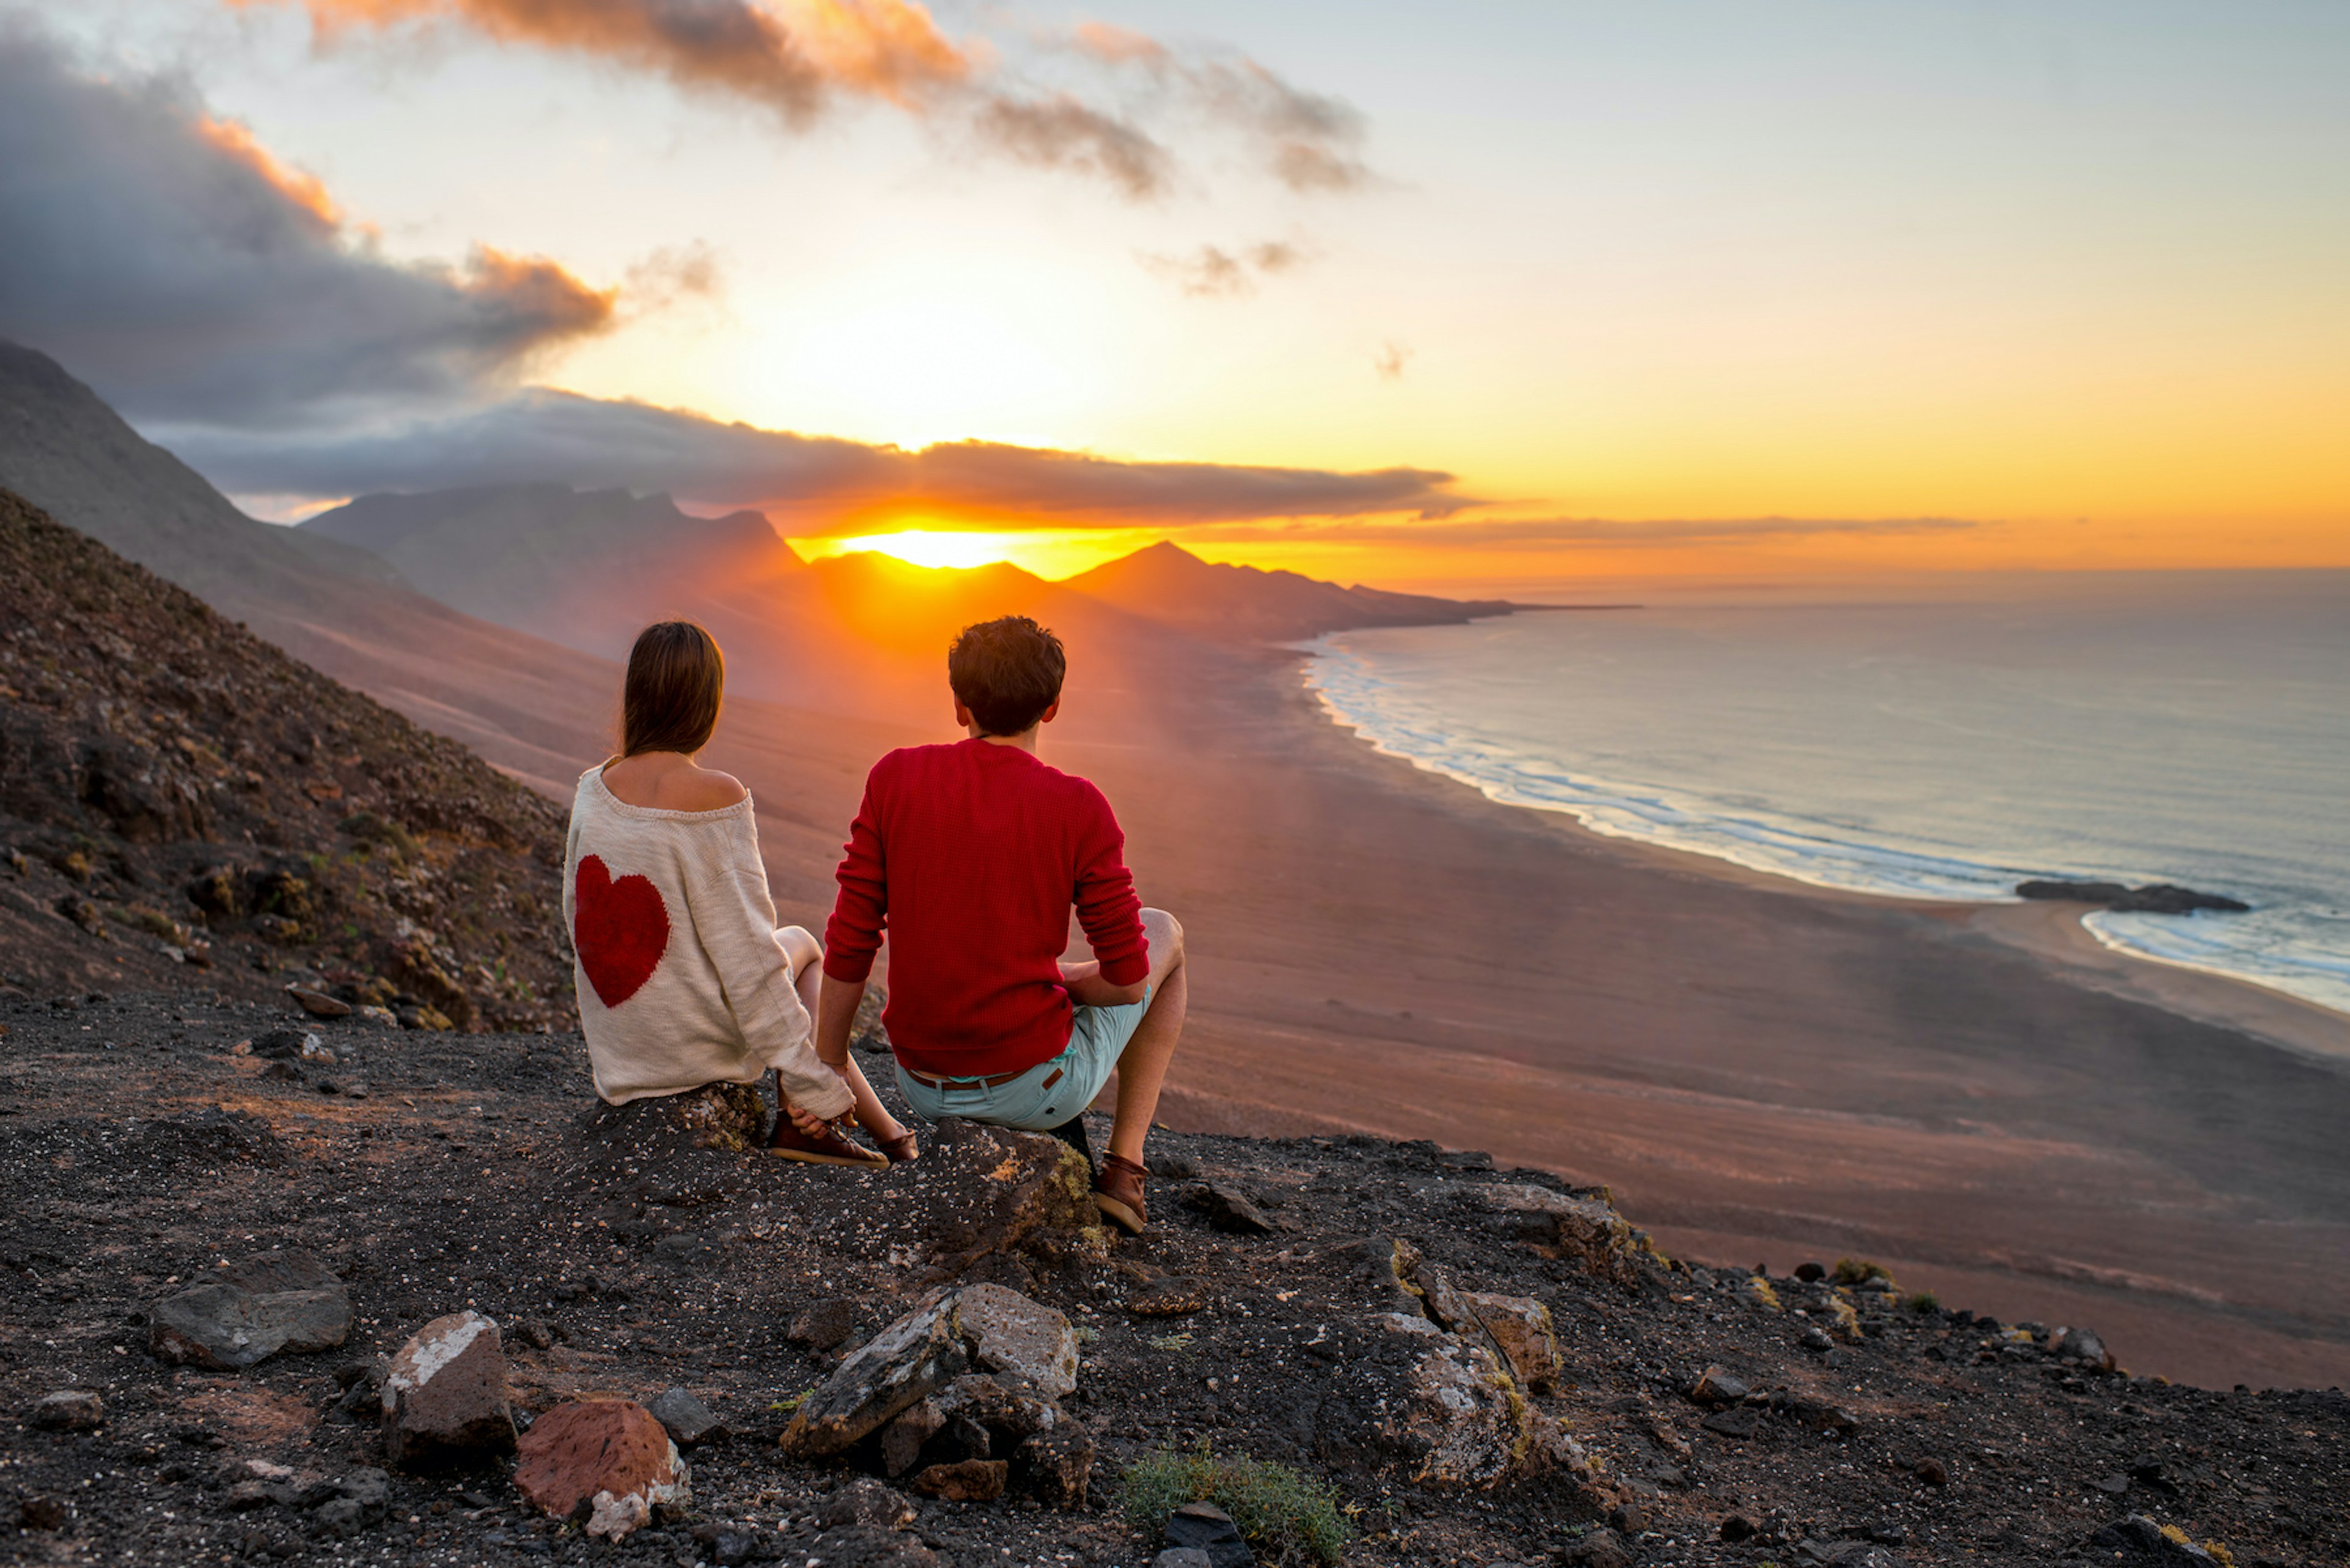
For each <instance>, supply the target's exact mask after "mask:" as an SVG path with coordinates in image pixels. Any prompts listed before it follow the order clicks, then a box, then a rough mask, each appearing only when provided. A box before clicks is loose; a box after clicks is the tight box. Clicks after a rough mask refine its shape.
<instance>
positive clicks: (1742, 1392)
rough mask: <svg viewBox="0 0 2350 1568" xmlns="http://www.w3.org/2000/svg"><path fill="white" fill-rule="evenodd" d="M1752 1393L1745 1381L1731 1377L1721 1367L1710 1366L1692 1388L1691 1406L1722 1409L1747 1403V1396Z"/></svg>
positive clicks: (1690, 1394) (1690, 1393)
mask: <svg viewBox="0 0 2350 1568" xmlns="http://www.w3.org/2000/svg"><path fill="white" fill-rule="evenodd" d="M1750 1393H1752V1389H1750V1388H1748V1387H1747V1386H1746V1384H1745V1381H1744V1380H1743V1379H1742V1378H1739V1377H1735V1376H1731V1374H1730V1373H1728V1372H1725V1371H1723V1370H1722V1369H1721V1367H1719V1366H1709V1367H1707V1368H1706V1369H1705V1370H1704V1371H1703V1372H1702V1373H1700V1374H1699V1376H1698V1380H1697V1381H1696V1382H1695V1383H1693V1384H1691V1385H1690V1391H1689V1397H1690V1403H1691V1404H1695V1405H1703V1406H1706V1407H1709V1408H1712V1409H1720V1408H1721V1407H1724V1406H1727V1405H1741V1404H1743V1403H1745V1401H1746V1396H1747V1395H1748V1394H1750Z"/></svg>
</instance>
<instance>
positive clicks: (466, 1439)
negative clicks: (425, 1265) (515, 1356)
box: [383, 1312, 667, 1469]
mask: <svg viewBox="0 0 2350 1568" xmlns="http://www.w3.org/2000/svg"><path fill="white" fill-rule="evenodd" d="M648 1419H650V1417H648ZM655 1425H656V1426H658V1425H659V1423H658V1422H656V1423H655ZM383 1438H384V1449H385V1451H386V1452H387V1453H388V1454H389V1455H390V1459H391V1462H392V1463H393V1464H395V1465H399V1466H401V1467H403V1468H405V1469H425V1468H428V1467H432V1466H435V1465H443V1464H453V1463H463V1462H465V1461H467V1460H472V1459H484V1458H487V1457H488V1456H489V1455H492V1454H500V1453H507V1452H510V1451H512V1449H514V1446H515V1426H514V1412H513V1408H512V1399H511V1396H510V1395H509V1393H508V1391H507V1388H506V1356H505V1349H504V1346H503V1345H501V1344H500V1343H499V1339H498V1325H497V1324H494V1323H493V1322H491V1321H490V1320H489V1319H488V1318H485V1317H484V1316H483V1315H482V1314H479V1313H477V1312H461V1313H452V1314H450V1315H449V1316H447V1317H437V1318H434V1319H433V1320H432V1322H431V1323H428V1324H425V1325H424V1326H423V1327H422V1328H421V1329H419V1330H417V1332H416V1334H415V1336H414V1337H413V1338H411V1339H410V1340H409V1342H408V1343H407V1344H406V1345H402V1346H401V1347H400V1354H399V1355H395V1356H393V1357H392V1358H391V1369H390V1371H389V1372H387V1373H386V1374H385V1375H384V1379H383ZM663 1440H664V1441H666V1440H667V1439H666V1438H664V1439H663Z"/></svg>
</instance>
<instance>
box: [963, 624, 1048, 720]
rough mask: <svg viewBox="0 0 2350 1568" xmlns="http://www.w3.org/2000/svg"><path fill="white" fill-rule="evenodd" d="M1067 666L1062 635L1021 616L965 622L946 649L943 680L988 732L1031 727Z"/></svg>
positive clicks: (1041, 714)
mask: <svg viewBox="0 0 2350 1568" xmlns="http://www.w3.org/2000/svg"><path fill="white" fill-rule="evenodd" d="M1068 670H1069V659H1068V655H1067V654H1066V652H1064V651H1063V649H1062V648H1061V639H1059V638H1057V637H1055V636H1054V635H1053V634H1052V633H1051V632H1049V631H1047V630H1045V628H1043V627H1041V626H1038V625H1037V624H1036V623H1035V621H1033V620H1030V619H1029V618H1027V617H1026V616H1024V615H1007V616H1003V617H1001V618H997V619H995V620H983V621H981V622H980V623H979V624H978V625H977V626H967V627H965V628H962V635H961V636H959V637H957V638H956V639H954V646H953V647H952V648H950V649H947V684H948V685H950V686H951V687H953V688H954V694H955V701H958V702H960V703H962V705H963V706H964V707H965V708H968V709H970V710H971V716H972V718H973V719H975V720H977V721H978V722H979V728H980V732H981V733H983V734H988V735H1017V734H1022V733H1024V732H1027V731H1029V730H1033V729H1035V727H1036V722H1037V721H1038V720H1039V719H1042V718H1043V717H1044V716H1045V709H1047V708H1050V707H1051V706H1052V705H1053V704H1054V703H1055V702H1057V701H1060V700H1061V678H1062V677H1063V676H1065V675H1066V674H1067V673H1068Z"/></svg>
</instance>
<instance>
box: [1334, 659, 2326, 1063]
mask: <svg viewBox="0 0 2350 1568" xmlns="http://www.w3.org/2000/svg"><path fill="white" fill-rule="evenodd" d="M1289 651H1292V652H1295V654H1296V656H1297V660H1298V662H1297V666H1296V680H1297V682H1298V685H1299V688H1300V690H1301V691H1303V692H1304V693H1305V696H1306V697H1307V698H1308V699H1309V700H1310V701H1312V702H1313V704H1314V706H1315V709H1316V710H1317V711H1319V713H1320V716H1321V718H1322V719H1323V721H1324V722H1326V723H1327V724H1328V725H1329V726H1331V727H1332V728H1333V729H1336V730H1337V731H1339V732H1343V733H1345V734H1347V736H1349V737H1350V738H1351V739H1352V740H1353V741H1354V742H1356V743H1357V744H1358V745H1359V746H1361V747H1362V749H1363V750H1364V751H1365V752H1366V753H1368V754H1370V755H1374V756H1378V757H1380V758H1384V759H1388V760H1391V761H1394V762H1399V763H1404V764H1405V765H1407V766H1409V767H1411V768H1413V769H1414V770H1416V771H1418V772H1419V773H1422V774H1428V775H1430V777H1433V778H1438V779H1442V780H1444V781H1445V782H1447V783H1449V784H1455V785H1458V786H1459V787H1460V788H1461V790H1462V791H1464V792H1466V793H1467V794H1470V795H1471V796H1473V797H1475V798H1476V799H1477V800H1479V801H1480V802H1482V803H1483V804H1484V805H1488V806H1491V807H1493V808H1496V809H1499V810H1503V811H1511V812H1523V813H1525V814H1527V815H1531V816H1534V817H1536V818H1541V819H1544V820H1546V821H1548V822H1550V823H1552V825H1553V826H1557V827H1559V828H1561V829H1563V830H1564V831H1565V832H1568V833H1570V834H1573V835H1576V836H1580V837H1582V838H1583V839H1585V840H1586V841H1588V843H1589V844H1590V845H1591V846H1593V847H1595V848H1596V847H1598V846H1607V847H1610V848H1622V849H1625V850H1627V851H1631V852H1633V853H1635V854H1637V855H1643V856H1649V855H1652V856H1656V857H1661V858H1660V859H1659V868H1660V869H1668V868H1669V869H1673V870H1678V871H1681V872H1685V873H1689V874H1693V875H1697V876H1701V877H1716V878H1719V879H1721V880H1722V881H1725V882H1729V883H1731V884H1734V885H1738V886H1742V887H1755V888H1773V889H1777V890H1782V891H1787V892H1791V893H1794V894H1797V895H1800V896H1803V897H1808V898H1824V899H1830V900H1843V899H1856V900H1859V901H1861V902H1863V903H1865V904H1869V905H1875V906H1877V907H1879V908H1885V909H1904V910H1908V911H1909V912H1912V913H1915V914H1918V915H1922V916H1925V917H1928V918H1930V919H1941V920H1949V921H1954V922H1957V923H1959V924H1961V925H1963V926H1964V927H1966V928H1967V929H1970V930H1971V931H1973V932H1975V933H1978V934H1980V935H1981V936H1982V937H1984V938H1986V939H1988V940H1991V941H1994V942H1998V943H2001V944H2002V945H2005V946H2008V947H2011V948H2014V949H2017V950H2022V951H2025V952H2028V953H2031V954H2033V956H2034V957H2036V958H2039V959H2041V960H2043V961H2046V962H2048V963H2049V964H2051V965H2052V966H2054V968H2056V969H2057V970H2058V971H2061V972H2063V973H2064V974H2065V975H2066V977H2067V978H2069V979H2070V980H2072V981H2074V983H2076V984H2080V985H2085V986H2088V987H2090V988H2092V989H2095V990H2099V991H2104V992H2108V993H2109V994H2112V995H2116V996H2120V997H2124V998H2126V999H2128V1000H2130V1001H2134V1002H2145V1003H2147V1004H2148V1005H2150V1006H2155V1007H2160V1008H2163V1009H2165V1010H2166V1011H2168V1012H2175V1013H2177V1014H2178V1015H2179V1016H2181V1017H2184V1018H2189V1019H2193V1020H2195V1021H2196V1022H2199V1023H2210V1024H2214V1025H2216V1026H2218V1027H2220V1028H2225V1029H2232V1030H2236V1031H2238V1032H2239V1033H2244V1034H2247V1035H2250V1036H2251V1037H2252V1038H2254V1039H2256V1040H2260V1041H2262V1042H2264V1043H2265V1044H2272V1045H2278V1046H2282V1047H2284V1048H2286V1049H2288V1050H2293V1051H2303V1052H2308V1053H2312V1054H2316V1055H2320V1056H2326V1057H2334V1058H2340V1059H2350V1012H2344V1011H2342V1010H2340V1009H2336V1008H2332V1007H2328V1006H2326V1005H2325V1004H2324V1003H2323V1002H2315V1001H2312V1000H2311V999H2309V998H2307V997H2303V996H2298V995H2295V994H2294V993H2293V992H2288V991H2284V990H2282V989H2279V988H2277V987H2275V986H2271V985H2264V984H2262V982H2260V981H2257V980H2253V979H2250V978H2248V977H2246V976H2243V975H2240V974H2234V973H2230V972H2228V971H2223V970H2219V969H2214V968H2210V967H2208V966H2205V965H2201V964H2192V963H2186V962H2182V961H2176V960H2170V959H2164V958H2160V957H2158V956H2156V955H2154V954H2151V953H2145V952H2140V951H2138V950H2135V949H2132V948H2129V947H2126V946H2122V945H2120V944H2117V943H2115V942H2112V941H2108V940H2106V939H2104V938H2102V937H2100V936H2098V935H2097V933H2096V932H2095V931H2093V930H2091V929H2089V928H2088V926H2087V925H2086V924H2085V923H2084V922H2085V917H2086V916H2088V915H2090V914H2093V913H2095V912H2096V910H2097V909H2098V908H2100V906H2096V905H2092V904H2075V903H2069V902H2065V901H2063V900H2027V899H2022V898H2017V899H2012V900H2006V899H2001V900H1989V899H1963V898H1916V897H1908V896H1905V895H1902V894H1899V893H1879V892H1873V891H1867V890H1864V889H1858V888H1836V887H1830V886H1826V885H1824V884H1822V883H1818V882H1812V881H1807V880H1805V879H1804V878H1803V877H1796V876H1794V875H1791V874H1789V873H1785V872H1780V871H1773V870H1769V869H1766V868H1763V867H1755V866H1748V865H1744V864H1742V863H1741V862H1739V861H1736V860H1732V859H1730V858H1728V857H1723V856H1719V855H1709V854H1707V853H1705V852H1704V851H1702V850H1696V849H1685V848H1680V847H1678V846H1672V845H1667V844H1659V843H1655V842H1652V841H1648V840H1645V839H1641V838H1637V837H1632V836H1627V835H1622V834H1614V833H1607V832H1604V831H1602V830H1600V829H1598V828H1596V827H1593V826H1590V825H1589V824H1587V823H1586V822H1584V821H1583V820H1582V819H1581V818H1580V817H1578V816H1577V815H1575V811H1574V809H1573V808H1572V807H1570V806H1567V805H1544V804H1540V803H1530V802H1522V801H1511V800H1503V799H1498V798H1496V797H1495V796H1494V795H1493V794H1491V793H1489V792H1488V791H1487V790H1486V789H1485V787H1484V786H1483V785H1482V784H1479V783H1477V782H1476V781H1473V780H1471V779H1467V778H1463V777H1461V776H1460V775H1458V774H1453V773H1451V772H1449V771H1447V770H1446V769H1444V768H1442V767H1440V766H1438V765H1436V764H1434V763H1430V762H1428V761H1426V760H1424V759H1421V758H1419V757H1414V756H1410V755H1409V754H1407V753H1402V752H1399V751H1395V750H1391V749H1389V748H1388V747H1386V746H1384V745H1382V744H1381V743H1380V742H1378V741H1376V740H1374V739H1372V738H1371V737H1370V736H1368V735H1367V734H1366V733H1365V732H1363V730H1362V728H1361V727H1360V726H1359V725H1357V723H1355V722H1353V721H1352V720H1349V719H1348V718H1347V717H1346V715H1345V714H1344V713H1343V712H1341V711H1340V710H1339V708H1338V706H1337V704H1336V703H1335V702H1334V701H1332V700H1331V699H1330V697H1329V695H1328V694H1327V693H1326V692H1325V691H1322V690H1321V689H1320V688H1318V687H1317V686H1315V684H1314V683H1313V681H1312V680H1311V677H1310V670H1311V662H1312V660H1313V659H1315V657H1316V656H1317V653H1318V650H1316V649H1312V648H1310V647H1307V646H1304V645H1299V646H1297V647H1295V648H1293V649H1290V650H1289Z"/></svg>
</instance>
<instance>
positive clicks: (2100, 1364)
mask: <svg viewBox="0 0 2350 1568" xmlns="http://www.w3.org/2000/svg"><path fill="white" fill-rule="evenodd" d="M2054 1348H2055V1352H2056V1354H2057V1355H2059V1356H2061V1357H2062V1358H2064V1360H2066V1361H2078V1362H2081V1363H2082V1364H2084V1365H2085V1366H2094V1367H2095V1368H2097V1369H2098V1370H2099V1371H2101V1372H2111V1371H2112V1370H2113V1369H2114V1354H2113V1352H2112V1351H2110V1350H2107V1349H2106V1342H2105V1341H2104V1340H2102V1339H2100V1338H2098V1337H2097V1334H2096V1331H2095V1330H2094V1329H2086V1328H2068V1329H2066V1330H2065V1331H2064V1334H2063V1335H2062V1336H2060V1337H2059V1338H2058V1339H2057V1341H2056V1344H2055V1346H2054Z"/></svg>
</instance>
